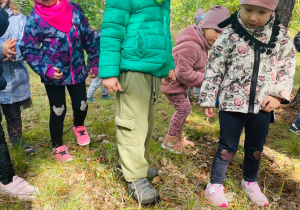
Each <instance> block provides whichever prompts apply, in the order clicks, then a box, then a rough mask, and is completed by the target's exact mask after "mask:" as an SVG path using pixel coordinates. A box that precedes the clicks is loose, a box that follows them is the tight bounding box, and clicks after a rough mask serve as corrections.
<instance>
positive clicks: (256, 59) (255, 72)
mask: <svg viewBox="0 0 300 210" xmlns="http://www.w3.org/2000/svg"><path fill="white" fill-rule="evenodd" d="M259 64H260V47H258V46H254V65H253V73H252V79H251V86H250V96H249V108H248V113H254V102H255V95H256V85H257V78H258V72H259Z"/></svg>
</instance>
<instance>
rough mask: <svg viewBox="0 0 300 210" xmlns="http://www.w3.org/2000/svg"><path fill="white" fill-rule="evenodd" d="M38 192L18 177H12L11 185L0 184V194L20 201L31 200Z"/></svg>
mask: <svg viewBox="0 0 300 210" xmlns="http://www.w3.org/2000/svg"><path fill="white" fill-rule="evenodd" d="M38 192H39V190H38V189H37V188H35V187H34V186H31V185H30V184H29V183H28V182H26V181H25V180H24V179H22V178H21V177H18V176H14V177H13V180H12V182H11V183H9V184H7V185H4V184H2V183H1V182H0V193H1V194H5V195H8V196H11V197H16V198H18V199H21V200H31V199H33V198H35V195H37V194H38Z"/></svg>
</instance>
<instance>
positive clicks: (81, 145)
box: [77, 141, 91, 146]
mask: <svg viewBox="0 0 300 210" xmlns="http://www.w3.org/2000/svg"><path fill="white" fill-rule="evenodd" d="M77 143H78V142H77ZM90 143H91V141H89V142H87V143H83V144H79V143H78V144H79V145H80V146H85V145H88V144H90Z"/></svg>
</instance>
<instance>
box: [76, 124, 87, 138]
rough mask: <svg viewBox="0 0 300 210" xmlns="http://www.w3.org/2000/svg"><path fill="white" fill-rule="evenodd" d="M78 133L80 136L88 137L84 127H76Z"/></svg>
mask: <svg viewBox="0 0 300 210" xmlns="http://www.w3.org/2000/svg"><path fill="white" fill-rule="evenodd" d="M76 131H77V132H78V133H79V134H80V136H83V135H86V133H85V127H84V126H78V127H76Z"/></svg>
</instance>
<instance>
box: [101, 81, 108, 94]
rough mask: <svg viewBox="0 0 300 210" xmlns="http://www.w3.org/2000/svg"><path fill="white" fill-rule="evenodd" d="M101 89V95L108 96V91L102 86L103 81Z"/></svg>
mask: <svg viewBox="0 0 300 210" xmlns="http://www.w3.org/2000/svg"><path fill="white" fill-rule="evenodd" d="M100 89H101V95H103V96H106V95H107V94H108V91H107V89H106V88H105V87H104V86H103V84H102V79H101V84H100Z"/></svg>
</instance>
